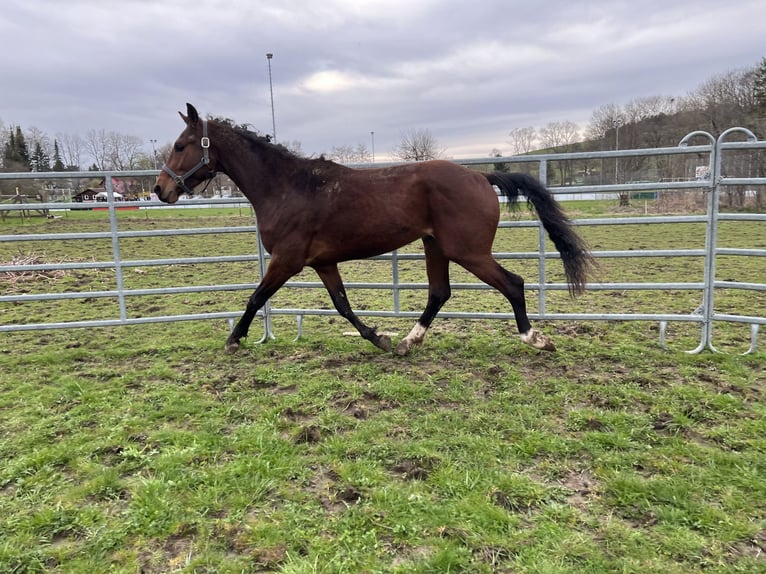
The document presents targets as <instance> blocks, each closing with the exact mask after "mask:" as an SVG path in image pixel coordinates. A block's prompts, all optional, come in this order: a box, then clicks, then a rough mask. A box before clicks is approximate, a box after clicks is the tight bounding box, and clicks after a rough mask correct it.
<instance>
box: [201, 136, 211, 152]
mask: <svg viewBox="0 0 766 574" xmlns="http://www.w3.org/2000/svg"><path fill="white" fill-rule="evenodd" d="M199 145H201V146H202V149H208V148H209V147H210V138H209V137H207V136H203V137H202V139H201V140H200V142H199Z"/></svg>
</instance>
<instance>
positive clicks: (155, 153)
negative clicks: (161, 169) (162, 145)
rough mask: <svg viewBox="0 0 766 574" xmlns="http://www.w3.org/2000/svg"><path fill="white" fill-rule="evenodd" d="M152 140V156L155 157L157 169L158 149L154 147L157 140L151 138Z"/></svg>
mask: <svg viewBox="0 0 766 574" xmlns="http://www.w3.org/2000/svg"><path fill="white" fill-rule="evenodd" d="M149 141H150V142H152V158H153V159H154V169H157V150H156V149H155V147H154V144H156V143H157V140H149Z"/></svg>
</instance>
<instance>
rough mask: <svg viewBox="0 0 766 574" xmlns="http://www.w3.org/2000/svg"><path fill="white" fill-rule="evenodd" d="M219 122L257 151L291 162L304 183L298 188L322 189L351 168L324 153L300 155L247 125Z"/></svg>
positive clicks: (294, 170)
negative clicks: (314, 156)
mask: <svg viewBox="0 0 766 574" xmlns="http://www.w3.org/2000/svg"><path fill="white" fill-rule="evenodd" d="M219 123H221V124H223V125H224V126H225V127H229V128H231V129H232V130H233V131H234V133H235V134H237V135H238V136H240V137H241V138H242V139H244V140H245V142H246V143H247V144H248V145H250V146H251V148H253V149H254V150H255V151H258V152H261V153H268V154H269V155H270V156H271V157H272V158H275V159H276V161H281V162H285V163H286V164H289V169H290V170H291V171H292V173H293V177H294V178H295V179H296V182H302V183H303V185H300V184H299V185H296V186H295V189H296V190H298V189H304V190H306V191H310V190H317V189H320V188H322V187H323V186H324V185H325V184H326V183H327V182H328V181H330V180H332V178H333V177H334V176H335V174H337V172H338V171H343V170H346V169H349V168H347V167H345V166H343V165H341V164H339V163H336V162H334V161H332V160H329V159H326V158H325V157H324V155H321V156H319V157H318V158H312V157H303V156H300V155H298V154H297V153H295V152H293V151H291V150H290V149H288V148H287V147H285V146H284V145H282V144H279V143H274V142H272V141H271V136H270V135H261V134H260V133H258V132H257V131H254V130H251V129H249V128H248V126H247V125H234V124H232V123H229V122H219Z"/></svg>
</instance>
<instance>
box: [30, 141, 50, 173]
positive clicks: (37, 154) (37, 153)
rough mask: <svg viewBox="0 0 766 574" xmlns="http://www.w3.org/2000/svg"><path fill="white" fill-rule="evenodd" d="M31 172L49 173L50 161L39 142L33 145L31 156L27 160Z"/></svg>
mask: <svg viewBox="0 0 766 574" xmlns="http://www.w3.org/2000/svg"><path fill="white" fill-rule="evenodd" d="M29 163H30V166H31V168H32V171H50V170H51V161H50V158H49V157H48V154H47V153H46V152H45V150H43V146H42V145H40V142H36V143H35V149H34V151H33V152H32V156H31V157H30V160H29Z"/></svg>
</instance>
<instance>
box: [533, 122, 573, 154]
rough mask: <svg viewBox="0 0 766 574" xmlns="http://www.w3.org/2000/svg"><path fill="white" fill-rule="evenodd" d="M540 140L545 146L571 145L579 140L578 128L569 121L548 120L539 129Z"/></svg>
mask: <svg viewBox="0 0 766 574" xmlns="http://www.w3.org/2000/svg"><path fill="white" fill-rule="evenodd" d="M540 140H541V142H542V145H543V147H545V148H562V147H566V146H571V145H572V144H574V143H576V142H578V141H579V140H580V128H579V127H578V125H577V124H576V123H574V122H570V121H566V122H550V123H549V124H548V125H546V126H545V127H544V128H542V129H541V130H540ZM565 151H566V150H565Z"/></svg>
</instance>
